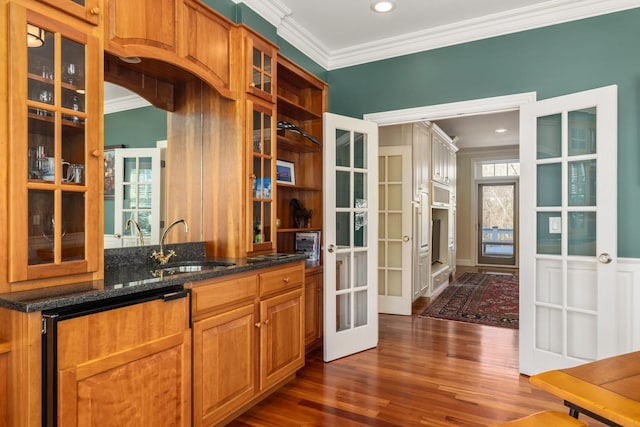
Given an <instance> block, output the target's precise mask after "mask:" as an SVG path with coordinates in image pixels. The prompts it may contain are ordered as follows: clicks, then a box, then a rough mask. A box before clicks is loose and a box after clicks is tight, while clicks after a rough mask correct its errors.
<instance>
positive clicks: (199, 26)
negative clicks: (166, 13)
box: [181, 0, 231, 88]
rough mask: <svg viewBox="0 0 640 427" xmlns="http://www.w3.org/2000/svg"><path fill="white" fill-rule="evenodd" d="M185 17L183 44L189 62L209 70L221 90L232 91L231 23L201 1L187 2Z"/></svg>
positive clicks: (191, 0)
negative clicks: (230, 68) (229, 88)
mask: <svg viewBox="0 0 640 427" xmlns="http://www.w3.org/2000/svg"><path fill="white" fill-rule="evenodd" d="M183 14H184V25H183V27H182V28H183V33H182V41H181V44H182V45H183V46H184V53H183V55H184V57H185V59H186V60H187V61H190V62H193V63H194V64H195V65H197V66H198V67H201V68H203V69H205V70H207V71H208V72H209V74H211V78H212V79H214V80H216V81H217V82H218V86H222V87H226V88H228V87H229V74H230V70H229V63H230V56H229V55H230V45H229V43H230V42H229V31H230V28H231V25H230V23H229V22H228V21H227V20H225V19H222V18H221V17H220V16H218V15H217V14H215V13H214V12H213V11H212V10H211V9H210V8H209V7H207V6H205V5H203V4H202V2H200V1H194V0H184V8H183ZM203 37H205V41H204V42H203Z"/></svg>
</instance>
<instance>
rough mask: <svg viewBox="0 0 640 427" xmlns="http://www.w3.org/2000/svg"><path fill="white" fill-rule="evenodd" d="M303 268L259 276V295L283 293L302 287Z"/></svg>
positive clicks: (297, 267)
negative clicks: (286, 290)
mask: <svg viewBox="0 0 640 427" xmlns="http://www.w3.org/2000/svg"><path fill="white" fill-rule="evenodd" d="M303 282H304V268H302V267H301V266H300V265H297V266H295V267H289V268H283V269H280V270H275V271H270V272H267V273H262V274H260V295H266V294H270V293H273V292H279V291H283V290H285V289H289V288H294V287H297V286H300V285H302V283H303Z"/></svg>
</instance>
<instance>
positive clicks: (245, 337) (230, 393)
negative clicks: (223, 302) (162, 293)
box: [193, 304, 257, 426]
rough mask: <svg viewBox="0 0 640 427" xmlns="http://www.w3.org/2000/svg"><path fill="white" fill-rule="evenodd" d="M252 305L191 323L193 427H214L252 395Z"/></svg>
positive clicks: (254, 334)
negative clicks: (213, 426)
mask: <svg viewBox="0 0 640 427" xmlns="http://www.w3.org/2000/svg"><path fill="white" fill-rule="evenodd" d="M255 312H256V305H255V304H249V305H245V306H242V307H240V308H237V309H234V310H231V311H228V312H225V313H222V314H219V315H215V316H212V317H209V318H207V319H204V320H201V321H197V322H195V323H194V324H193V425H194V426H202V425H207V426H208V425H214V424H216V423H217V422H219V421H220V420H221V419H222V418H224V417H225V416H227V415H228V414H229V413H231V412H232V411H234V410H235V409H237V408H239V407H240V406H242V405H243V404H245V403H246V402H247V401H249V400H250V399H251V398H252V397H253V396H254V395H255V393H256V391H257V390H256V378H257V375H256V372H255V366H256V365H255V361H256V359H257V347H256V345H257V343H256V339H257V338H256V331H257V327H256V326H257V325H256V314H255Z"/></svg>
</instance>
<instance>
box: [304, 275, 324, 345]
mask: <svg viewBox="0 0 640 427" xmlns="http://www.w3.org/2000/svg"><path fill="white" fill-rule="evenodd" d="M322 325H323V322H322V271H315V272H313V273H311V274H307V275H306V277H305V282H304V343H305V346H306V347H307V348H310V347H312V346H314V345H316V344H318V343H319V341H320V339H321V338H322Z"/></svg>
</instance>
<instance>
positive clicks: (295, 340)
mask: <svg viewBox="0 0 640 427" xmlns="http://www.w3.org/2000/svg"><path fill="white" fill-rule="evenodd" d="M303 304H304V302H303V294H302V289H297V290H295V291H291V292H287V293H285V294H281V295H278V296H275V297H272V298H268V299H266V300H264V301H261V302H260V324H261V330H260V351H261V353H260V389H261V390H265V389H267V388H269V387H270V386H272V385H274V384H276V383H277V382H279V381H281V380H282V379H284V378H286V377H287V376H289V375H292V374H294V373H295V372H296V371H297V370H298V369H300V368H302V367H303V366H304V317H303V312H302V310H303V309H304V306H303Z"/></svg>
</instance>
